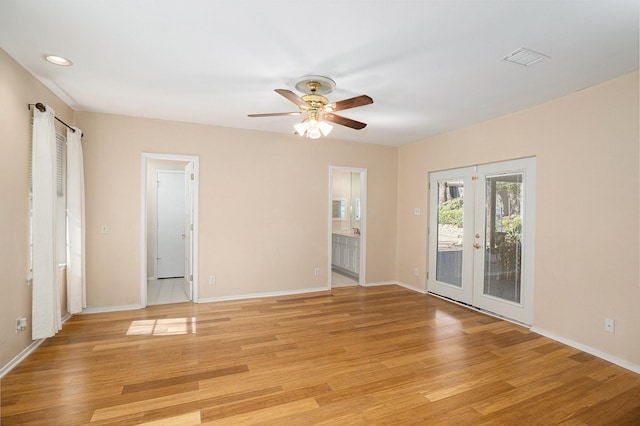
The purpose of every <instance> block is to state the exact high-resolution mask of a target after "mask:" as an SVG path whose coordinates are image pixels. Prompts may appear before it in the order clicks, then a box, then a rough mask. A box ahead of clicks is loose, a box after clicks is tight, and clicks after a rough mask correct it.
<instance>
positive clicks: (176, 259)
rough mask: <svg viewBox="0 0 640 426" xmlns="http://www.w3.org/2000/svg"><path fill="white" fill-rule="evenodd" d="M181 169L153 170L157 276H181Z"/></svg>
mask: <svg viewBox="0 0 640 426" xmlns="http://www.w3.org/2000/svg"><path fill="white" fill-rule="evenodd" d="M184 179H185V177H184V172H183V171H173V170H167V171H163V170H158V171H157V172H156V245H157V247H156V253H157V254H156V261H157V269H156V271H157V274H158V278H176V277H184V276H185V269H184V265H185V261H184V257H185V237H186V230H185V225H184V223H185V221H184V212H185V185H184Z"/></svg>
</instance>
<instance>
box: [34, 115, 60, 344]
mask: <svg viewBox="0 0 640 426" xmlns="http://www.w3.org/2000/svg"><path fill="white" fill-rule="evenodd" d="M54 120H55V112H54V111H53V109H52V108H51V107H49V106H46V111H45V112H40V111H38V110H37V109H35V108H34V110H33V140H32V144H33V145H32V157H31V170H32V172H31V173H32V193H33V202H32V213H31V218H32V219H31V220H32V225H31V226H32V232H33V237H32V238H33V248H32V250H33V252H32V256H33V262H32V266H33V303H32V320H31V321H32V338H33V339H34V340H35V339H42V338H45V337H51V336H53V335H54V334H56V333H57V332H58V331H59V330H60V328H61V327H62V325H61V318H60V297H59V290H58V282H57V281H58V280H57V274H58V261H57V256H56V197H57V191H56V133H55V128H54Z"/></svg>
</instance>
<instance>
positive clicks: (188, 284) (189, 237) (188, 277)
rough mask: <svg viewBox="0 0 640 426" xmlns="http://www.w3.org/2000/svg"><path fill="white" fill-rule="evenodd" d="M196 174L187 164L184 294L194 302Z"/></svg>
mask: <svg viewBox="0 0 640 426" xmlns="http://www.w3.org/2000/svg"><path fill="white" fill-rule="evenodd" d="M194 179H195V172H194V168H193V163H189V164H187V166H186V167H185V170H184V187H185V197H184V200H185V201H184V229H185V230H186V232H185V241H184V244H185V248H184V271H185V274H184V292H185V293H186V294H187V297H188V298H189V300H193V262H192V261H191V259H192V257H193V210H194V209H193V189H194Z"/></svg>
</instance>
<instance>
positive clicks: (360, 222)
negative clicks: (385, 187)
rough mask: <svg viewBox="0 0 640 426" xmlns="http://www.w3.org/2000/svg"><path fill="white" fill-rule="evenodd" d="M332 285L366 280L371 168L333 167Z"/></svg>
mask: <svg viewBox="0 0 640 426" xmlns="http://www.w3.org/2000/svg"><path fill="white" fill-rule="evenodd" d="M329 174H330V180H329V188H330V191H329V271H328V276H329V287H330V288H333V287H346V286H351V285H362V284H364V283H366V280H365V265H366V255H365V247H366V245H365V241H366V210H367V209H366V204H367V203H366V199H367V170H366V169H361V168H351V167H336V166H331V167H330V173H329Z"/></svg>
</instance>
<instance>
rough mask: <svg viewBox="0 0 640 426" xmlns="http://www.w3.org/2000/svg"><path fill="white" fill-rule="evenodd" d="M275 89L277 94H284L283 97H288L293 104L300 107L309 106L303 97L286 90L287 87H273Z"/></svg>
mask: <svg viewBox="0 0 640 426" xmlns="http://www.w3.org/2000/svg"><path fill="white" fill-rule="evenodd" d="M275 91H276V93H278V94H279V95H282V96H284V97H285V98H287V99H289V100H290V101H291V102H293V103H294V104H296V105H298V106H299V107H300V108H309V105H308V104H307V103H306V102H305V101H304V99H302V98H301V97H300V96H298V95H296V94H295V93H293V92H292V91H291V90H288V89H275Z"/></svg>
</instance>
